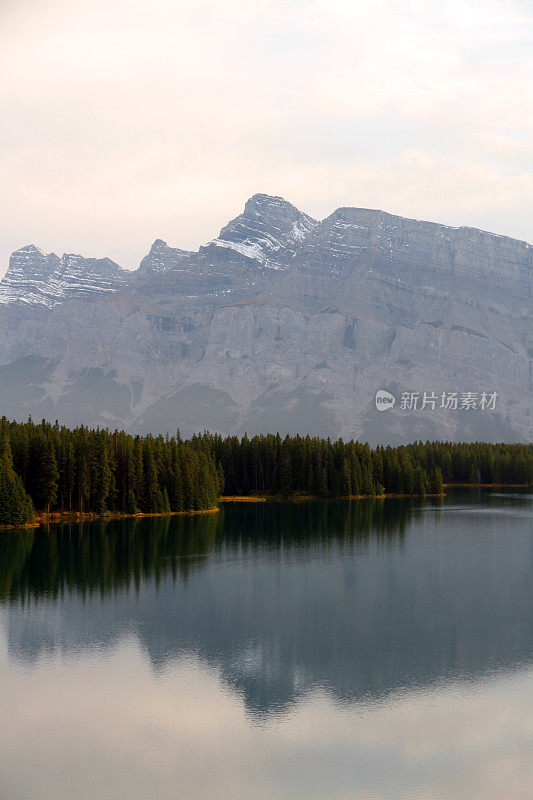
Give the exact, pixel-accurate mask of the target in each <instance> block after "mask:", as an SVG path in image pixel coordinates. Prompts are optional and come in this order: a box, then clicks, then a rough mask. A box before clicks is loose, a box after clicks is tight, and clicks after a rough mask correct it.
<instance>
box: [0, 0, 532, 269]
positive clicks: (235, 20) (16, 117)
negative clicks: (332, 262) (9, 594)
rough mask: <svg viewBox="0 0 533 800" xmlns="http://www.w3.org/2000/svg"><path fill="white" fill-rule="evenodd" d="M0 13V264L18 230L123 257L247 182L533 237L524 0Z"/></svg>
mask: <svg viewBox="0 0 533 800" xmlns="http://www.w3.org/2000/svg"><path fill="white" fill-rule="evenodd" d="M0 19H1V23H2V24H1V30H2V33H1V34H0V44H1V47H0V70H1V72H2V74H3V75H5V76H9V79H8V80H4V82H3V84H2V86H1V87H0V103H1V105H2V110H3V118H4V120H5V121H6V123H7V124H4V126H3V129H2V133H1V134H0V147H1V154H0V169H1V170H2V175H3V181H2V187H1V188H0V213H1V214H2V219H3V223H4V224H3V228H4V232H3V234H2V236H1V238H0V271H1V270H2V267H3V266H5V264H6V262H7V258H8V255H9V252H10V251H11V250H12V249H14V248H15V247H18V246H21V245H22V244H25V243H27V242H29V241H34V242H36V243H38V244H41V245H42V246H43V247H45V248H47V249H55V250H63V249H68V250H78V251H83V252H85V253H87V254H93V255H103V254H108V255H110V256H111V257H115V258H117V259H118V260H119V261H120V262H121V263H124V265H126V266H130V267H134V266H136V265H137V264H138V261H139V260H140V258H141V257H142V255H143V254H144V253H145V252H146V250H147V248H148V246H149V244H150V243H151V241H152V240H153V239H154V238H156V237H158V236H161V237H162V238H166V239H168V241H169V242H171V243H173V244H176V245H179V246H188V247H196V246H197V245H198V244H199V243H201V242H203V241H206V240H208V239H210V238H211V237H212V236H213V235H214V234H216V232H217V231H218V229H219V228H220V227H221V226H222V225H223V224H224V223H225V222H226V220H227V219H228V218H229V217H231V216H233V215H234V214H236V213H238V211H239V210H240V209H241V208H242V205H243V203H244V201H245V199H246V198H247V196H249V195H250V194H252V193H254V192H255V191H270V192H273V193H275V194H284V195H286V196H287V199H290V200H292V201H293V202H297V203H299V204H300V205H301V206H302V207H303V209H304V210H307V211H310V212H311V213H315V214H318V215H325V214H328V213H330V212H331V211H332V210H333V209H334V207H336V206H338V205H341V204H342V205H346V204H348V205H359V206H379V207H381V208H385V209H387V210H391V211H396V212H397V213H403V214H406V215H414V216H419V217H424V216H427V215H431V216H433V218H435V219H437V220H439V221H443V222H451V223H452V224H471V225H478V226H480V227H486V228H493V229H494V228H495V229H496V230H497V231H498V232H501V233H508V234H510V235H515V236H517V237H519V238H527V237H529V238H531V231H530V228H529V225H530V222H529V219H528V217H527V215H526V209H525V206H526V204H527V203H528V202H529V201H530V196H531V195H530V190H531V167H530V166H529V167H528V165H530V156H531V153H530V151H529V150H528V144H527V143H528V141H531V139H532V138H533V137H532V135H531V134H532V128H533V120H532V111H531V109H533V102H532V100H533V98H532V97H531V80H530V79H528V76H530V71H531V64H532V60H531V56H530V54H529V51H528V45H529V39H530V36H531V27H532V15H531V13H530V11H528V6H527V4H525V3H520V2H513V1H512V0H498V1H497V0H469V1H468V2H458V0H445V1H444V2H442V3H440V4H435V3H434V2H429V0H406V2H403V3H396V2H393V0H372V2H371V1H370V0H327V2H326V0H308V1H306V0H259V1H258V2H255V3H250V2H245V1H244V0H228V2H224V3H222V2H221V1H220V0H218V1H216V2H213V1H211V2H209V1H208V0H196V2H192V0H179V1H178V2H175V0H153V2H151V3H147V2H146V0H142V2H141V0H127V2H126V0H115V2H113V3H111V4H109V3H107V2H106V3H104V2H103V0H90V1H89V0H73V1H71V2H65V1H64V0H63V2H62V1H61V0H41V2H38V3H37V2H33V0H22V1H21V2H17V3H13V2H11V0H4V3H3V5H2V11H1V12H0ZM413 151H415V152H416V153H417V156H416V159H415V158H414V157H413V155H412V152H413ZM409 153H411V155H409ZM406 165H408V166H406ZM447 174H448V175H449V177H448V178H446V175H447ZM432 185H434V186H438V187H439V194H438V196H437V194H436V193H433V194H432V193H431V192H430V187H431V186H432ZM487 192H488V193H487ZM435 215H438V216H435Z"/></svg>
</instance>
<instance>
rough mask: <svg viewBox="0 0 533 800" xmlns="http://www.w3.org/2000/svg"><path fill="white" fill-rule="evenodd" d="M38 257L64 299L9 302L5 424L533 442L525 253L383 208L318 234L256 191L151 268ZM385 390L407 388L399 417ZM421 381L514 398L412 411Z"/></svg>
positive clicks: (1, 381) (336, 217)
mask: <svg viewBox="0 0 533 800" xmlns="http://www.w3.org/2000/svg"><path fill="white" fill-rule="evenodd" d="M24 250H25V249H24V248H22V250H21V251H16V252H15V254H14V256H15V257H16V258H15V262H16V263H15V266H16V267H17V268H18V270H19V273H20V265H21V264H22V266H24V265H25V264H26V263H27V261H28V257H29V256H31V258H30V261H31V259H32V258H34V259H35V263H34V264H33V263H31V264H30V277H31V278H32V280H33V283H35V281H37V283H39V281H41V283H42V281H43V280H44V279H43V275H46V274H48V273H50V274H52V275H54V276H56V277H57V276H58V275H59V276H60V277H61V278H62V281H63V283H61V282H59V289H58V292H57V294H56V295H55V296H51V295H50V292H48V294H47V292H46V287H45V288H43V286H42V285H41V284H39V286H38V287H37V289H36V287H35V286H34V285H33V283H32V281H30V282H29V283H30V291H31V292H32V293H33V294H32V295H31V296H32V297H35V296H37V300H38V301H39V302H35V303H33V304H32V303H29V302H23V301H20V300H17V301H14V302H5V300H4V302H3V303H2V304H0V331H1V337H0V408H2V407H3V408H4V409H5V411H6V413H7V412H9V414H8V415H11V416H13V415H15V416H17V418H23V417H24V416H27V415H28V413H32V414H33V415H34V416H35V415H42V416H48V417H50V418H56V417H58V418H60V419H62V420H64V421H66V422H69V423H77V422H80V421H86V422H90V423H94V424H106V425H107V424H108V425H115V424H116V425H117V426H124V427H127V428H130V429H131V430H139V431H140V432H146V431H148V430H150V431H152V432H154V433H158V432H165V431H166V430H175V428H176V427H177V426H178V425H179V426H180V428H182V430H183V431H184V432H186V433H191V432H194V431H195V430H201V429H203V428H211V429H212V430H219V431H220V432H221V433H239V432H241V433H242V432H244V431H245V430H246V431H248V432H249V433H253V432H259V431H266V430H278V429H279V430H280V431H281V432H284V431H285V432H290V433H295V432H301V433H306V432H310V433H320V434H325V435H331V436H336V435H342V436H343V437H345V438H346V437H352V436H353V437H355V438H363V439H368V440H369V441H372V442H376V441H390V442H391V443H398V442H401V441H404V440H405V441H407V440H412V439H413V438H451V439H457V438H487V439H490V440H492V441H494V440H508V441H513V440H515V441H519V440H524V439H529V438H530V437H531V416H530V402H529V398H530V392H531V378H530V374H531V372H530V370H531V364H530V358H529V353H528V347H529V348H530V347H531V333H530V331H529V325H528V313H529V311H528V309H529V293H530V287H531V265H532V253H533V250H532V248H531V246H530V245H528V244H527V243H526V242H522V241H520V240H514V239H511V238H510V237H505V236H500V235H498V234H492V233H490V232H485V231H480V230H478V229H472V228H468V227H466V226H462V227H460V228H454V227H451V226H443V225H439V223H432V222H424V221H421V220H411V219H407V218H404V217H400V216H398V215H391V214H388V213H387V212H382V211H379V210H372V209H357V208H345V207H344V208H343V207H341V208H339V209H336V210H335V211H334V212H333V213H332V214H330V215H329V216H328V217H326V218H325V219H324V220H322V221H320V222H318V221H316V220H314V219H313V218H312V217H309V216H308V215H306V214H303V212H300V211H299V210H298V209H297V208H296V207H295V206H292V204H290V203H287V201H285V200H283V199H282V198H279V197H274V196H269V195H254V196H253V197H252V198H250V199H249V200H248V201H247V203H246V204H245V207H244V210H243V212H242V214H240V215H238V216H237V217H236V218H235V219H234V220H231V221H230V222H229V223H228V224H227V225H225V226H223V228H222V229H221V231H220V233H219V236H218V237H217V238H216V239H215V240H212V241H211V242H209V243H208V244H206V245H203V246H201V247H199V249H198V251H186V250H181V249H180V248H175V247H169V246H168V245H167V244H166V243H165V242H164V241H163V240H162V239H156V240H155V242H154V244H153V245H152V247H151V248H150V251H149V253H148V254H147V256H145V257H144V258H143V260H142V261H141V265H140V267H139V269H138V270H136V271H131V272H126V271H125V270H121V269H120V267H118V265H116V264H114V262H110V261H109V260H107V261H106V260H105V259H101V260H96V259H85V258H83V257H81V256H79V257H76V259H74V260H73V257H70V259H69V258H68V257H65V256H63V257H62V259H65V258H66V261H63V262H62V259H59V258H58V257H57V256H53V255H48V254H45V253H43V252H42V251H39V250H38V249H37V248H35V249H34V250H31V251H29V250H27V249H26V251H25V253H24V252H23V251H24ZM17 253H18V254H20V253H22V256H20V255H19V256H17ZM17 259H18V260H17ZM103 262H105V263H103ZM111 265H112V266H111ZM106 269H107V273H106ZM80 270H81V273H80ZM84 270H86V271H87V273H85V272H84ZM86 275H90V276H91V281H87V280H85V278H86ZM98 276H102V277H101V279H100V278H98ZM106 276H107V277H106ZM110 276H111V277H110ZM104 278H106V280H107V284H105V283H103V280H104ZM34 279H35V280H34ZM97 279H98V280H97ZM111 279H112V280H111ZM54 280H55V278H54ZM99 281H100V282H99ZM113 281H114V283H113ZM2 283H3V282H0V295H1V290H2ZM8 285H9V291H11V296H15V291H14V290H13V283H12V282H11V284H10V283H9V282H8ZM57 286H58V281H57V280H55V283H53V285H52V289H55V288H56V287H57ZM15 288H16V287H15ZM37 290H38V291H37ZM10 382H11V383H10ZM9 383H10V385H8V384H9ZM15 385H16V386H18V388H16V386H15ZM378 389H388V390H390V391H392V392H393V393H395V394H396V395H397V396H398V403H397V405H396V406H395V408H394V409H393V410H391V411H389V412H387V413H386V414H380V413H379V412H377V410H376V408H375V406H374V395H375V393H376V391H377V390H378ZM408 389H417V390H419V391H420V392H423V391H424V390H426V389H428V390H431V391H434V392H439V393H441V392H444V391H448V392H451V391H455V390H458V391H459V392H466V391H477V392H478V394H479V395H480V394H481V392H483V391H486V390H487V391H488V390H491V391H497V393H498V395H499V405H498V407H497V408H496V409H495V410H494V412H491V413H488V412H486V413H483V414H482V413H480V412H478V411H476V412H475V413H471V414H470V416H469V414H468V413H466V412H465V413H462V414H461V413H460V412H459V410H457V411H456V412H452V411H449V410H448V411H446V410H445V409H442V410H441V409H437V410H435V412H434V413H433V414H429V413H427V411H426V412H424V413H412V414H408V413H406V412H405V410H404V411H403V412H402V410H401V409H400V408H399V402H400V396H401V394H402V392H403V391H407V390H408Z"/></svg>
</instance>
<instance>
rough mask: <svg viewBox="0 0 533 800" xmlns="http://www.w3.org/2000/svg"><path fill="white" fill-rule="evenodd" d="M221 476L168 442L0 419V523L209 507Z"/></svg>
mask: <svg viewBox="0 0 533 800" xmlns="http://www.w3.org/2000/svg"><path fill="white" fill-rule="evenodd" d="M222 488H223V487H222V471H221V469H217V466H216V464H215V462H214V460H213V458H212V457H211V455H210V454H209V453H208V452H207V451H206V449H205V448H198V447H196V448H195V447H193V446H192V444H191V443H190V442H186V441H183V440H182V439H181V437H180V436H179V434H178V435H177V436H173V437H168V436H167V437H163V436H157V437H153V436H150V435H148V436H144V437H141V436H131V435H129V434H127V433H125V432H124V431H113V432H111V431H109V430H107V429H95V430H93V429H89V428H86V427H85V426H81V427H79V428H75V429H74V430H70V429H69V428H66V427H64V426H59V424H58V423H57V422H56V424H55V425H51V424H50V423H48V422H46V421H44V420H43V421H42V423H40V424H35V423H34V422H33V421H32V420H31V419H30V420H29V421H28V422H25V423H18V422H8V420H7V419H6V418H5V417H4V418H2V419H1V420H0V524H20V523H25V522H28V521H29V520H30V519H31V518H32V516H33V508H32V506H33V507H34V508H35V509H37V510H39V511H48V512H50V511H79V512H94V513H97V514H105V513H106V512H108V511H119V512H123V513H127V514H135V513H136V512H138V511H140V512H143V513H165V512H169V511H190V510H201V509H206V508H210V507H213V506H214V505H215V503H216V500H217V498H218V497H219V495H220V493H221V491H222Z"/></svg>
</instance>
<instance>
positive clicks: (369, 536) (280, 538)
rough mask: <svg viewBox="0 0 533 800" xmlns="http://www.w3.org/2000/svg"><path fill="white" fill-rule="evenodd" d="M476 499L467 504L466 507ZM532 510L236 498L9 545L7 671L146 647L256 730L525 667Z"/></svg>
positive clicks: (459, 499)
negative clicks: (337, 705)
mask: <svg viewBox="0 0 533 800" xmlns="http://www.w3.org/2000/svg"><path fill="white" fill-rule="evenodd" d="M473 500H474V502H472V501H473ZM529 510H530V498H529V496H527V495H518V496H516V493H515V496H512V495H506V494H505V493H499V494H496V493H494V494H493V495H491V494H489V493H476V494H475V495H471V494H468V493H463V494H458V495H457V496H454V497H449V498H446V499H445V500H444V501H442V500H431V499H427V500H426V501H422V500H419V499H416V500H414V499H413V500H407V499H403V500H400V499H398V500H394V499H390V500H386V501H374V500H366V501H362V502H342V501H329V502H327V501H325V502H319V501H316V502H315V501H309V502H299V503H275V502H272V503H267V504H243V505H239V504H228V505H225V506H224V507H223V509H222V510H221V511H220V512H219V513H218V514H215V515H205V516H203V515H198V516H191V517H170V518H154V519H148V518H145V519H141V520H124V521H120V522H118V521H111V522H107V523H105V522H101V523H91V524H83V525H64V526H52V527H50V528H49V529H48V530H43V529H37V530H36V531H24V532H19V533H17V534H16V535H15V534H12V533H10V534H2V535H1V537H0V546H1V552H2V559H1V560H0V609H1V610H0V615H1V616H2V618H3V619H4V622H5V627H6V635H7V642H8V653H9V659H11V660H13V659H14V660H17V661H21V662H25V663H27V664H31V663H33V662H35V660H36V659H37V658H39V657H42V656H43V654H54V653H60V654H68V653H70V652H76V653H78V652H85V651H90V650H92V649H95V648H98V649H100V650H101V649H102V648H103V649H106V648H107V649H112V648H113V647H115V646H116V645H117V643H118V642H120V641H121V640H122V639H124V637H126V638H128V637H133V639H134V640H138V642H139V643H140V646H141V648H142V649H143V651H144V652H146V653H147V654H148V656H149V659H150V663H151V665H152V669H153V670H155V672H156V674H157V673H158V672H159V673H161V672H162V671H163V670H164V669H165V668H166V667H167V666H168V665H169V664H170V663H171V662H172V661H174V660H176V659H179V658H182V659H183V658H194V659H197V660H199V662H201V663H203V664H205V665H206V666H208V667H209V668H212V669H215V670H216V671H217V674H219V675H220V676H221V678H222V679H223V681H224V682H225V683H226V684H227V685H228V686H229V687H233V688H235V689H236V690H238V692H239V694H240V695H241V696H242V697H243V698H244V702H245V705H246V708H247V710H248V712H249V713H251V714H252V715H253V716H254V717H256V718H261V717H265V718H266V717H268V715H270V714H272V713H276V712H282V711H285V710H287V709H288V708H290V707H291V706H292V705H293V704H294V703H295V701H296V700H297V699H298V698H300V697H302V696H304V695H306V694H308V693H310V692H312V691H313V690H315V691H316V690H320V691H324V692H326V693H328V694H330V695H333V696H334V697H335V698H336V699H337V700H340V701H342V702H345V703H347V702H353V701H357V700H361V699H368V700H370V699H371V698H376V697H386V696H387V695H389V694H390V693H391V692H394V691H396V690H398V689H403V688H410V689H413V688H417V689H418V688H420V689H422V688H423V687H427V686H430V685H432V684H436V683H443V682H444V683H445V682H447V681H457V680H466V679H468V680H473V679H477V678H480V677H483V676H485V675H488V674H489V673H491V672H493V671H495V670H498V671H508V670H515V669H517V668H519V667H524V666H527V665H528V664H530V663H531V659H532V655H533V614H532V613H531V611H532V608H533V602H532V601H533V582H532V581H531V574H532V568H533V538H532V537H531V536H530V516H529Z"/></svg>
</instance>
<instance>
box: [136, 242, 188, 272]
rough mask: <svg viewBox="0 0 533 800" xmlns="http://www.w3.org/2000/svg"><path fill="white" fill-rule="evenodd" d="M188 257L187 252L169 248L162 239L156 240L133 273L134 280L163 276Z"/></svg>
mask: <svg viewBox="0 0 533 800" xmlns="http://www.w3.org/2000/svg"><path fill="white" fill-rule="evenodd" d="M190 255H191V253H190V252H189V251H188V250H181V249H180V248H179V247H169V246H168V244H167V243H166V242H165V241H163V239H156V240H155V242H154V243H153V245H152V246H151V248H150V252H149V253H148V255H146V256H145V257H144V258H143V260H142V261H141V263H140V265H139V269H138V270H137V271H136V273H134V275H135V278H136V279H137V280H145V279H147V278H150V277H152V276H154V275H163V274H164V273H165V272H169V271H170V270H172V269H176V268H177V267H178V266H179V265H180V263H181V262H182V261H184V260H185V259H186V258H188V257H189V256H190Z"/></svg>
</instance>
